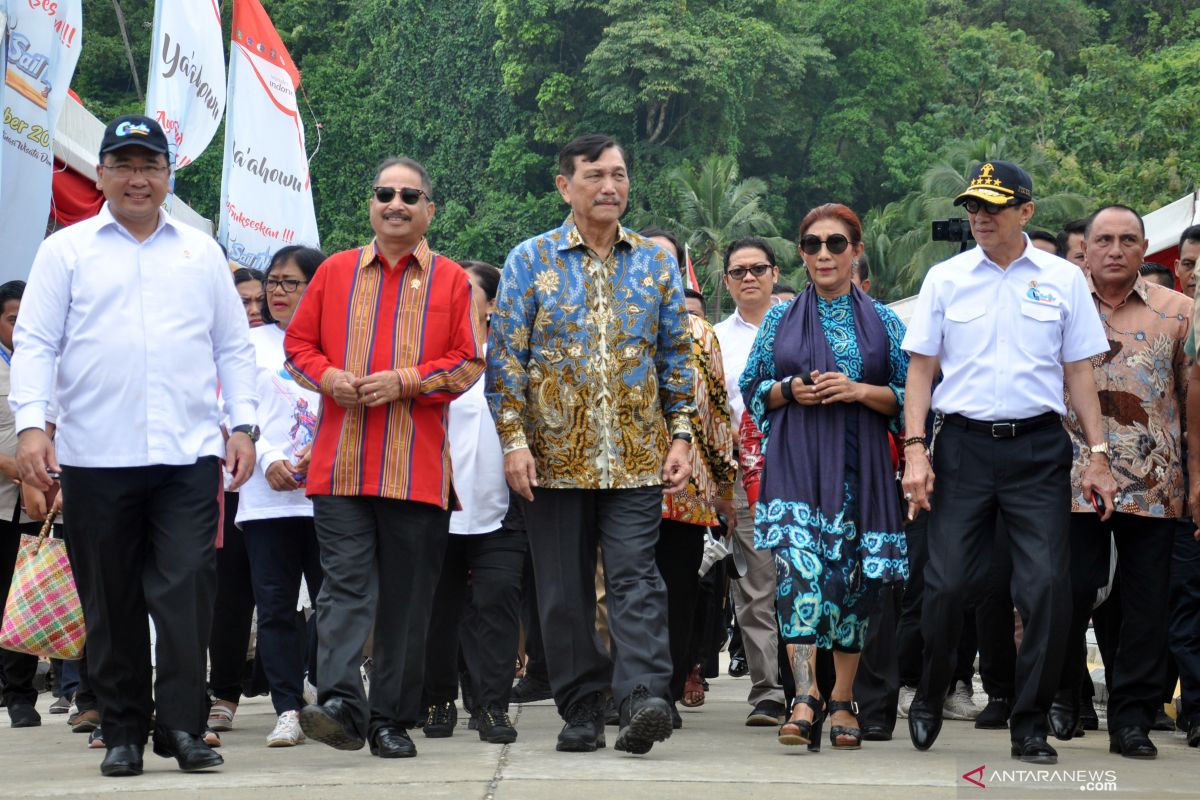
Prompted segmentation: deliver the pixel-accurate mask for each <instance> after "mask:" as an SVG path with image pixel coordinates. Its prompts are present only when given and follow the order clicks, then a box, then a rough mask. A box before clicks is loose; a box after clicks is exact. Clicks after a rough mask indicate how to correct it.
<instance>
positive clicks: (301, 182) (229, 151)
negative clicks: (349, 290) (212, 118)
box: [218, 0, 320, 269]
mask: <svg viewBox="0 0 1200 800" xmlns="http://www.w3.org/2000/svg"><path fill="white" fill-rule="evenodd" d="M299 85H300V73H299V71H298V70H297V69H296V65H295V63H293V62H292V58H291V56H289V55H288V52H287V49H286V48H284V46H283V41H282V40H281V39H280V38H279V34H278V33H276V31H275V26H274V25H272V24H271V19H270V18H269V17H268V16H267V12H265V11H263V7H262V5H261V4H260V3H259V2H258V0H234V3H233V46H232V47H231V48H230V52H229V92H228V106H227V108H226V115H225V167H224V171H223V174H222V180H221V225H220V232H219V233H218V239H219V240H220V242H221V243H222V244H224V245H225V247H226V248H227V249H228V251H229V258H230V260H231V261H236V262H237V263H239V264H241V265H242V266H244V267H253V268H255V269H264V268H265V267H266V266H267V265H268V264H269V263H270V261H271V256H272V255H273V254H274V253H275V251H276V250H278V249H279V248H281V247H284V246H286V245H289V244H304V245H310V246H312V247H319V246H320V243H319V239H318V236H317V217H316V213H315V212H314V211H313V201H312V185H311V183H310V179H309V174H308V156H307V155H306V151H305V149H304V126H303V125H302V124H301V122H300V112H299V109H298V108H297V105H296V88H297V87H298V86H299Z"/></svg>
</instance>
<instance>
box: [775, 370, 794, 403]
mask: <svg viewBox="0 0 1200 800" xmlns="http://www.w3.org/2000/svg"><path fill="white" fill-rule="evenodd" d="M794 380H796V376H795V375H788V376H787V377H786V378H784V379H783V380H781V381H780V382H779V393H780V394H782V395H783V399H784V400H786V401H788V402H789V403H794V402H796V393H795V392H794V391H793V390H792V381H794Z"/></svg>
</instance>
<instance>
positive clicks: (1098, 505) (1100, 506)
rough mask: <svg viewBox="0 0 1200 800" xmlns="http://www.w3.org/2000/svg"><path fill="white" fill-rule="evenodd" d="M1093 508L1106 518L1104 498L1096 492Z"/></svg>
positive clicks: (1093, 494)
mask: <svg viewBox="0 0 1200 800" xmlns="http://www.w3.org/2000/svg"><path fill="white" fill-rule="evenodd" d="M1092 508H1094V509H1096V513H1097V514H1099V515H1100V516H1104V509H1105V505H1104V498H1103V497H1101V496H1100V495H1099V494H1098V493H1096V492H1092Z"/></svg>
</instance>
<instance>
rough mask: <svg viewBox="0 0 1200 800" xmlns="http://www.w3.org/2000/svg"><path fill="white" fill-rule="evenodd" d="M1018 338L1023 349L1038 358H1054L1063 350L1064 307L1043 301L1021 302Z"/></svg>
mask: <svg viewBox="0 0 1200 800" xmlns="http://www.w3.org/2000/svg"><path fill="white" fill-rule="evenodd" d="M1017 324H1018V325H1019V326H1020V332H1019V336H1018V340H1019V341H1020V343H1021V350H1023V351H1024V352H1025V353H1027V354H1029V355H1031V356H1036V357H1038V358H1052V357H1054V356H1057V355H1058V353H1059V351H1060V350H1062V308H1060V307H1059V306H1051V305H1043V304H1041V303H1021V316H1020V317H1019V318H1018V320H1017Z"/></svg>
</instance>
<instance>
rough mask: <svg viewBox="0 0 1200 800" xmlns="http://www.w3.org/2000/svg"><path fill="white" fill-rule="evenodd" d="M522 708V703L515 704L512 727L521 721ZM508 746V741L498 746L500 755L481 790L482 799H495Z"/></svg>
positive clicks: (509, 745) (502, 776)
mask: <svg viewBox="0 0 1200 800" xmlns="http://www.w3.org/2000/svg"><path fill="white" fill-rule="evenodd" d="M523 708H524V706H523V705H518V706H517V714H516V716H515V717H513V727H514V728H515V727H516V726H517V723H518V722H520V721H521V711H522V709H523ZM518 730H519V729H518ZM510 747H512V744H511V743H508V744H505V745H503V746H502V747H501V748H500V757H499V758H498V759H497V760H496V771H495V772H493V773H492V779H491V780H490V781H488V785H487V788H486V789H484V791H483V800H496V790H497V789H499V788H500V781H502V780H503V779H504V768H505V767H507V766H508V751H509V748H510Z"/></svg>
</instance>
